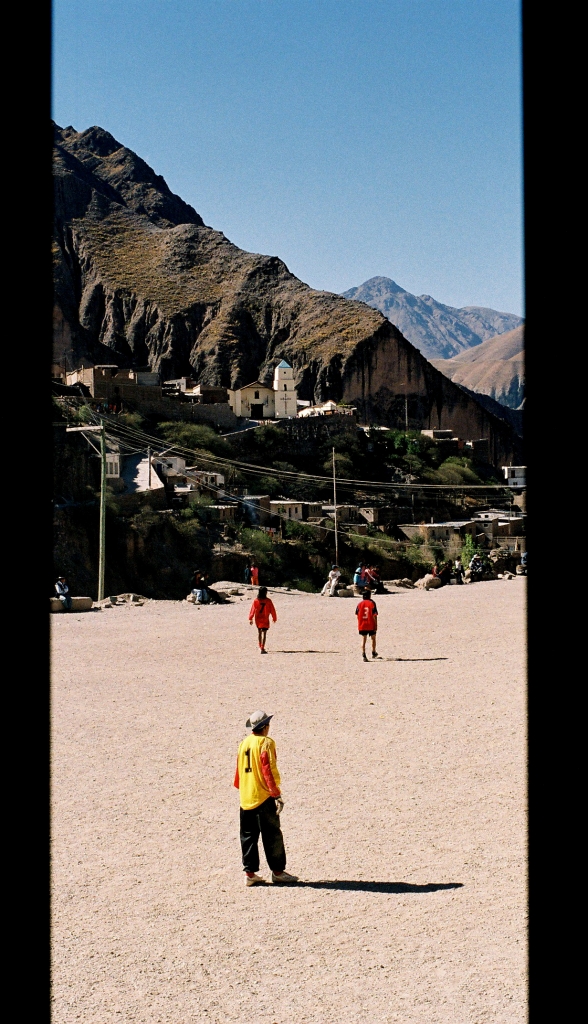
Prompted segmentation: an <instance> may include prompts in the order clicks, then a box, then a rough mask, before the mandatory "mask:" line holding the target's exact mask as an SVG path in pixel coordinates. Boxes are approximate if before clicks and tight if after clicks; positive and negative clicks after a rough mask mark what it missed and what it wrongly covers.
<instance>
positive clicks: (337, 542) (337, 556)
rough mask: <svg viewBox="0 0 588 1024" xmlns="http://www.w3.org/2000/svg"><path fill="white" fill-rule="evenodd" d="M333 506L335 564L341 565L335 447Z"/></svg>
mask: <svg viewBox="0 0 588 1024" xmlns="http://www.w3.org/2000/svg"><path fill="white" fill-rule="evenodd" d="M333 507H334V509H335V565H339V537H338V534H337V478H336V476H335V449H334V448H333Z"/></svg>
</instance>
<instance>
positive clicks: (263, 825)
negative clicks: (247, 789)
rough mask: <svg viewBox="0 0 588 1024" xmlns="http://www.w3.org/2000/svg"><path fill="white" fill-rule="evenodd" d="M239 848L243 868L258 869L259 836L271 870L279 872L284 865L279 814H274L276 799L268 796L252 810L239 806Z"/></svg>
mask: <svg viewBox="0 0 588 1024" xmlns="http://www.w3.org/2000/svg"><path fill="white" fill-rule="evenodd" d="M240 813H241V830H240V831H241V850H242V852H243V870H244V871H259V848H258V843H259V836H260V834H261V841H262V843H263V849H264V852H265V856H266V860H267V862H268V864H269V866H270V869H271V870H272V871H276V872H278V873H279V872H281V871H284V869H285V867H286V850H285V849H284V837H283V836H282V830H281V828H280V816H279V815H278V814H276V801H275V800H274V798H273V797H271V796H270V797H269V798H268V799H267V800H265V801H264V803H262V804H260V805H259V807H255V808H254V809H253V810H252V811H244V810H243V808H241V812H240Z"/></svg>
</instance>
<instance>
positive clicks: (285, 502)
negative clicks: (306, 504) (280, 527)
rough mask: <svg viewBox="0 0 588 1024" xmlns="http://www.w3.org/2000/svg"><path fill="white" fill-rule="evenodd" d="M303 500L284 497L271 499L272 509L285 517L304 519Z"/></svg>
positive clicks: (277, 514)
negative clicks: (278, 499)
mask: <svg viewBox="0 0 588 1024" xmlns="http://www.w3.org/2000/svg"><path fill="white" fill-rule="evenodd" d="M302 504H303V503H302V502H301V501H296V500H295V499H293V498H292V499H291V498H283V499H282V500H281V501H270V510H271V512H272V514H273V515H275V516H280V517H282V518H284V519H296V520H301V519H302Z"/></svg>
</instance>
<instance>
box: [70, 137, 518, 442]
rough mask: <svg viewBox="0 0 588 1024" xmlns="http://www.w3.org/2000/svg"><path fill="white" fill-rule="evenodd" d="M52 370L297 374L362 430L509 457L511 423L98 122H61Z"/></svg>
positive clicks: (222, 381)
mask: <svg viewBox="0 0 588 1024" xmlns="http://www.w3.org/2000/svg"><path fill="white" fill-rule="evenodd" d="M54 131H55V234H54V244H53V252H54V276H55V313H54V362H55V363H59V364H60V365H64V364H65V363H66V362H67V364H68V365H69V366H70V367H71V366H72V365H79V364H80V362H81V361H82V360H85V361H86V363H105V362H108V363H116V364H118V365H120V366H130V367H138V366H149V367H150V368H151V369H152V370H157V371H160V372H161V374H162V377H163V379H169V378H172V377H178V376H180V375H183V374H190V375H191V376H193V377H195V378H196V379H199V380H201V381H202V382H203V383H210V384H216V385H221V386H223V387H235V386H240V385H243V384H246V383H249V382H251V381H253V380H255V379H256V378H257V377H262V378H263V377H264V376H269V375H270V373H271V372H272V370H273V367H274V365H275V362H276V360H279V359H282V358H284V359H287V360H288V361H289V362H290V363H291V365H292V366H293V367H294V369H295V373H296V381H297V386H298V389H299V394H300V397H301V398H304V399H309V400H311V401H312V400H314V401H323V400H325V399H327V398H334V399H335V400H337V401H340V400H342V401H346V402H348V403H350V404H352V405H355V406H357V408H358V411H359V415H360V417H361V420H362V421H363V422H375V423H382V424H388V425H391V426H395V425H398V426H402V424H403V422H404V412H405V401H404V398H405V395H406V397H407V404H408V415H409V425H410V426H411V427H413V428H422V427H425V428H426V427H429V428H430V427H438V426H441V427H446V426H447V427H452V428H453V429H454V430H456V431H458V432H459V434H460V436H462V437H468V438H478V437H488V438H490V441H491V450H492V452H493V456H492V457H493V461H494V462H496V461H497V460H501V459H505V458H510V457H514V451H515V449H516V446H517V444H518V440H517V437H516V435H515V434H514V432H513V431H512V429H511V428H510V427H509V426H508V425H507V424H505V423H504V422H501V421H500V420H499V419H497V418H496V417H494V416H493V415H492V414H491V413H490V412H489V411H488V410H486V409H484V408H483V406H481V405H480V404H479V403H478V402H476V400H475V399H472V398H471V396H469V395H468V394H467V392H465V391H464V390H463V389H461V388H459V387H458V386H457V385H455V384H453V383H452V382H451V381H450V380H449V379H448V378H447V377H444V376H443V375H442V374H441V373H440V372H439V371H438V370H436V369H435V368H434V367H433V366H432V365H431V364H430V363H428V362H427V360H426V359H425V358H424V357H423V356H422V355H421V353H420V352H419V351H418V350H417V349H416V348H415V347H414V346H413V345H411V344H410V342H408V341H407V340H406V339H405V338H404V337H403V336H402V334H401V333H400V331H399V330H398V329H397V328H396V327H394V326H393V325H392V324H391V323H390V321H389V320H388V319H386V317H384V316H383V314H382V313H381V312H379V311H378V310H376V309H372V308H370V307H369V306H367V305H365V304H364V303H362V302H354V301H351V300H349V299H346V298H343V297H341V296H338V295H335V294H333V293H330V292H323V291H317V290H315V289H313V288H310V287H309V286H308V285H306V284H303V283H302V281H299V280H298V278H296V277H295V276H294V275H293V274H291V273H290V272H289V270H288V268H287V267H286V265H285V264H284V263H283V262H282V260H280V259H278V258H277V257H275V256H261V255H257V254H255V253H248V252H244V251H243V250H242V249H239V248H238V247H237V246H235V245H233V244H232V243H231V242H230V241H229V240H228V239H227V238H225V236H224V235H223V234H222V232H220V231H215V230H213V229H212V228H210V227H207V226H206V225H205V224H204V223H203V221H202V218H201V217H200V216H199V215H198V214H197V213H196V211H195V210H194V209H192V207H191V206H188V205H187V204H186V203H184V202H183V201H182V199H180V198H179V197H178V196H175V195H173V193H172V192H171V191H170V189H169V188H168V186H167V185H166V183H165V181H164V180H163V178H161V177H160V176H158V175H157V174H155V172H154V171H153V170H152V169H151V168H150V167H148V166H147V164H146V163H145V162H144V161H143V160H141V159H140V158H139V157H138V156H137V155H136V154H135V153H133V152H131V150H129V149H127V148H126V147H125V146H122V145H121V144H120V143H119V142H117V141H116V139H114V138H113V137H112V135H110V134H109V133H108V132H106V131H104V130H103V129H102V128H99V127H93V128H88V129H87V130H86V131H82V132H77V131H75V130H74V129H73V128H72V127H69V128H59V127H58V126H55V129H54Z"/></svg>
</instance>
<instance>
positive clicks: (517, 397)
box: [431, 325, 525, 409]
mask: <svg viewBox="0 0 588 1024" xmlns="http://www.w3.org/2000/svg"><path fill="white" fill-rule="evenodd" d="M524 347H525V340H524V327H523V326H522V325H521V326H520V327H515V329H514V331H507V332H506V333H505V334H499V335H497V336H496V337H494V338H489V339H488V340H487V341H484V342H482V344H481V345H478V346H477V347H476V348H472V349H468V350H467V351H465V352H460V353H459V354H458V355H456V356H453V358H452V359H432V360H431V362H432V364H433V366H436V367H437V369H438V370H440V371H441V373H443V374H445V376H446V377H449V378H450V380H452V381H454V383H456V384H460V385H462V386H463V387H466V388H467V389H468V390H469V391H473V392H475V393H476V394H482V395H488V396H489V397H490V398H492V399H494V400H495V401H496V402H500V404H501V405H504V406H506V407H507V408H509V409H521V408H522V403H523V400H524V397H525V354H524Z"/></svg>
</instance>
